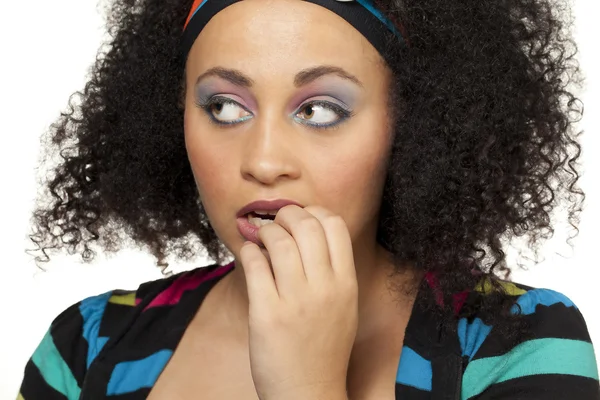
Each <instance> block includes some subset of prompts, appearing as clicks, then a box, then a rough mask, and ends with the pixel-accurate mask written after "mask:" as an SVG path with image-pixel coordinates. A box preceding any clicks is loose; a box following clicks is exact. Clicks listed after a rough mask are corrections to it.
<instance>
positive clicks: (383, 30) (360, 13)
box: [181, 0, 403, 62]
mask: <svg viewBox="0 0 600 400" xmlns="http://www.w3.org/2000/svg"><path fill="white" fill-rule="evenodd" d="M238 1H240V0H218V1H216V0H212V1H207V2H206V4H204V5H203V6H202V7H201V8H200V9H199V10H198V11H197V12H196V13H195V14H194V16H193V17H192V18H191V20H190V22H189V23H188V25H187V28H186V30H185V32H184V33H183V38H182V42H181V53H182V59H183V60H184V62H185V60H186V59H187V55H188V53H189V52H190V49H191V48H192V45H193V44H194V42H195V41H196V38H197V37H198V35H199V34H200V32H201V31H202V29H204V27H205V26H206V24H207V23H208V21H210V20H211V18H212V17H214V16H215V15H216V14H217V13H218V12H220V11H222V10H223V9H225V8H227V7H229V6H230V5H232V4H235V3H237V2H238ZM304 1H308V2H309V3H313V4H317V5H319V6H321V7H324V8H327V9H328V10H330V11H332V12H334V13H336V14H337V15H339V16H340V17H342V18H343V19H344V20H346V21H347V22H348V23H349V24H350V25H352V26H353V27H354V28H356V30H358V31H359V32H360V33H361V34H362V35H363V36H364V37H365V38H366V39H367V40H368V41H369V43H371V45H373V47H374V48H375V49H376V50H377V51H378V52H379V53H380V54H381V55H382V56H383V57H384V59H386V56H385V54H386V51H385V49H386V46H387V44H388V43H389V42H390V41H391V40H400V41H403V40H402V38H401V37H397V36H396V35H394V33H392V32H391V31H390V30H389V29H388V28H387V27H386V26H385V25H384V24H383V23H382V22H381V21H380V20H379V19H378V18H377V17H376V16H374V15H373V14H372V13H371V12H370V11H369V10H367V9H366V8H365V7H363V6H361V5H360V4H358V3H357V2H355V1H352V2H340V1H336V0H304ZM386 61H387V60H386Z"/></svg>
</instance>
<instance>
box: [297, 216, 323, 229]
mask: <svg viewBox="0 0 600 400" xmlns="http://www.w3.org/2000/svg"><path fill="white" fill-rule="evenodd" d="M298 227H299V228H300V229H301V230H303V231H305V232H307V233H318V232H319V231H322V230H323V227H322V225H321V223H320V222H319V220H318V219H316V218H312V217H308V218H303V219H301V220H300V221H298Z"/></svg>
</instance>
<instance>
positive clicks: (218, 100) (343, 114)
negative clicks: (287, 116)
mask: <svg viewBox="0 0 600 400" xmlns="http://www.w3.org/2000/svg"><path fill="white" fill-rule="evenodd" d="M215 104H221V105H226V104H233V105H236V106H238V107H240V108H242V109H243V110H245V111H246V112H248V113H250V111H249V110H248V109H246V108H245V107H244V106H242V105H241V104H240V103H238V102H237V101H235V100H232V99H230V98H228V97H222V96H213V97H211V98H210V99H208V101H206V102H200V101H199V100H197V101H196V106H197V107H199V108H201V109H202V110H203V111H204V112H205V113H206V115H207V116H208V118H209V120H210V122H211V123H212V124H215V125H217V126H221V127H227V126H231V125H236V124H239V123H241V122H244V121H232V122H223V121H219V120H218V119H216V118H215V117H214V116H213V115H212V113H211V110H210V107H212V106H213V105H215ZM307 106H321V107H324V108H327V109H329V110H331V111H333V112H335V113H336V114H337V115H338V117H339V118H340V119H339V120H337V121H335V122H332V123H330V124H314V123H309V122H300V123H301V124H304V125H306V126H307V127H309V128H312V129H336V128H338V127H339V125H340V124H341V123H343V122H344V121H346V120H347V119H348V118H349V117H351V116H353V115H354V112H352V111H350V110H346V109H345V108H343V107H341V106H339V105H337V104H335V103H331V102H329V101H323V100H315V101H311V102H308V103H304V104H303V105H302V107H301V108H300V109H299V110H298V112H296V113H295V114H294V115H296V114H298V113H299V112H300V110H302V109H304V108H305V107H307ZM250 114H251V113H250Z"/></svg>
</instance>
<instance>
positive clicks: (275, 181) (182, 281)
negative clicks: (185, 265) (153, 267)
mask: <svg viewBox="0 0 600 400" xmlns="http://www.w3.org/2000/svg"><path fill="white" fill-rule="evenodd" d="M551 4H554V3H551V2H549V1H547V0H537V1H532V0H527V1H526V0H510V1H505V2H495V1H481V2H471V1H460V0H453V1H446V2H439V1H437V0H419V1H412V0H406V1H397V0H387V1H383V0H382V1H378V2H376V3H370V2H366V1H362V0H361V1H358V2H347V1H343V2H342V1H335V0H308V1H299V0H279V1H268V0H244V1H237V0H227V1H223V0H220V1H216V0H207V1H203V2H201V1H199V0H196V1H194V2H193V3H192V1H191V0H166V1H165V0H145V1H141V0H140V1H133V0H120V1H116V2H115V3H114V6H113V8H112V11H111V13H110V18H109V24H110V26H109V32H110V33H111V34H112V36H113V40H112V42H111V46H110V48H109V49H108V51H106V52H105V53H102V54H101V55H100V57H99V58H98V61H97V64H96V66H95V69H94V70H93V73H92V77H91V80H90V82H89V83H88V84H87V85H86V88H85V90H84V92H83V93H82V100H83V101H82V103H81V106H80V107H78V109H77V110H73V112H72V113H69V114H65V115H63V116H62V117H61V119H60V120H59V121H58V122H57V124H56V125H55V126H54V130H53V135H54V136H53V138H54V143H55V144H56V145H57V146H58V147H59V148H60V149H62V152H61V154H62V155H63V162H62V164H60V165H59V166H58V167H57V169H56V171H55V172H56V173H55V174H54V175H53V176H52V177H51V178H50V180H49V182H48V187H49V189H50V190H51V193H52V197H53V203H52V204H50V205H49V206H48V207H45V208H44V207H40V208H39V209H38V210H37V211H36V213H35V222H36V224H35V231H34V234H33V235H32V240H34V242H36V243H37V244H38V245H39V248H40V249H41V250H42V251H44V252H45V250H47V249H50V248H56V247H62V246H66V247H67V248H68V249H69V250H70V251H78V252H80V253H81V254H82V256H83V258H84V259H85V260H90V259H92V258H93V255H94V252H93V251H92V249H91V247H90V244H92V243H98V244H100V245H101V246H102V247H103V249H104V250H106V251H115V250H116V249H117V248H118V247H119V244H120V240H121V239H120V238H121V236H120V234H121V233H123V232H127V233H128V234H129V235H131V236H132V237H133V238H134V239H135V240H136V241H137V242H138V243H140V244H143V245H146V246H147V248H148V249H149V250H150V251H151V252H152V253H153V254H154V255H155V256H156V257H157V259H158V265H161V266H166V265H167V263H166V262H165V259H166V257H167V255H170V254H174V255H176V256H178V257H179V258H182V259H186V258H187V259H189V258H192V257H194V256H195V255H196V254H197V253H198V251H199V249H200V248H205V249H206V250H207V252H208V255H209V256H210V257H211V258H212V259H213V260H214V261H215V263H214V265H211V266H208V267H204V268H198V269H195V270H192V271H188V272H185V273H182V274H178V275H175V276H170V277H167V278H165V279H162V280H158V281H154V282H148V283H145V284H142V285H141V286H140V287H139V288H138V289H137V290H135V291H120V290H114V291H111V292H108V293H105V294H101V295H98V296H93V297H90V298H87V299H84V300H82V301H81V302H78V303H77V304H74V305H73V306H72V307H70V308H68V309H67V310H65V311H64V312H63V313H62V314H61V315H59V316H58V317H57V318H56V319H55V320H54V322H53V323H52V325H51V327H50V329H49V331H48V333H47V334H46V336H45V337H44V339H43V340H42V342H41V344H40V345H39V347H38V349H37V350H36V351H35V353H34V354H33V356H32V357H31V360H30V362H29V363H28V365H27V367H26V370H25V378H24V381H23V384H22V387H21V391H20V395H19V396H20V397H21V398H24V399H26V400H31V399H65V398H66V399H105V398H106V399H123V400H125V399H141V398H150V399H192V398H194V399H197V398H201V399H256V398H260V399H269V400H270V399H277V400H287V399H307V398H310V399H328V400H329V399H331V400H335V399H353V400H354V399H393V398H396V399H430V398H431V399H436V398H452V399H457V398H461V399H474V398H477V399H515V398H520V399H547V398H556V399H559V398H569V399H573V398H576V399H598V398H600V397H599V391H598V369H597V365H596V361H595V359H594V352H593V347H592V344H591V342H590V337H589V334H588V332H587V328H586V325H585V322H584V320H583V317H582V316H581V314H580V313H579V311H578V310H577V308H576V307H575V305H574V304H573V303H572V302H571V301H570V300H569V299H568V298H566V297H565V296H563V295H561V294H560V293H557V292H554V291H551V290H543V289H533V288H529V287H525V286H522V285H518V284H514V283H510V282H508V281H504V280H500V278H498V276H497V275H502V274H504V277H505V278H506V277H508V272H510V267H509V266H507V265H506V262H505V258H504V253H503V250H502V248H503V247H502V243H501V239H502V238H506V237H509V238H510V235H521V234H523V233H528V234H529V236H530V238H531V240H532V243H533V244H535V240H536V239H538V238H542V237H547V236H548V234H549V233H551V231H552V229H551V224H550V219H549V215H550V212H551V211H552V209H553V208H554V206H555V205H556V201H555V200H559V199H564V200H566V201H568V202H570V206H571V208H570V211H569V221H570V222H571V223H572V224H573V225H576V223H577V221H578V215H579V211H580V210H581V207H580V204H581V200H582V198H583V193H582V192H581V191H580V189H579V188H578V187H577V185H576V184H577V180H578V177H579V175H578V171H577V170H576V161H577V158H578V155H579V150H580V147H579V144H578V143H577V141H576V138H577V135H576V134H575V133H574V132H573V130H574V128H573V125H572V124H573V122H574V120H575V119H576V117H577V114H578V112H579V108H578V104H577V102H576V99H575V97H574V96H573V95H572V94H571V93H570V92H569V91H568V89H567V88H566V87H565V83H566V81H565V78H567V80H568V78H569V77H574V76H575V75H576V74H577V66H576V63H575V62H574V61H573V58H572V54H571V47H570V46H569V44H570V42H569V37H568V35H567V32H566V30H565V28H566V25H565V22H564V21H563V20H562V16H561V15H562V14H560V13H559V11H560V10H559V7H558V5H555V6H551ZM44 255H45V253H44ZM228 255H231V256H232V258H233V261H231V262H229V263H227V262H225V261H224V260H225V259H226V258H227V256H228Z"/></svg>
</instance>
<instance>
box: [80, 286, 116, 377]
mask: <svg viewBox="0 0 600 400" xmlns="http://www.w3.org/2000/svg"><path fill="white" fill-rule="evenodd" d="M110 296H112V291H111V292H107V293H104V294H101V295H98V296H93V297H89V298H87V299H84V300H82V301H81V303H80V305H79V312H80V313H81V316H82V317H83V327H82V329H83V337H84V338H85V340H87V342H88V354H87V360H86V362H87V367H88V368H89V367H90V364H91V363H92V361H93V360H94V358H96V356H97V355H98V353H99V352H100V350H101V349H102V346H104V344H105V343H106V340H100V341H99V340H98V332H99V331H100V322H101V321H102V316H103V315H104V310H105V309H106V303H108V299H110Z"/></svg>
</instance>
